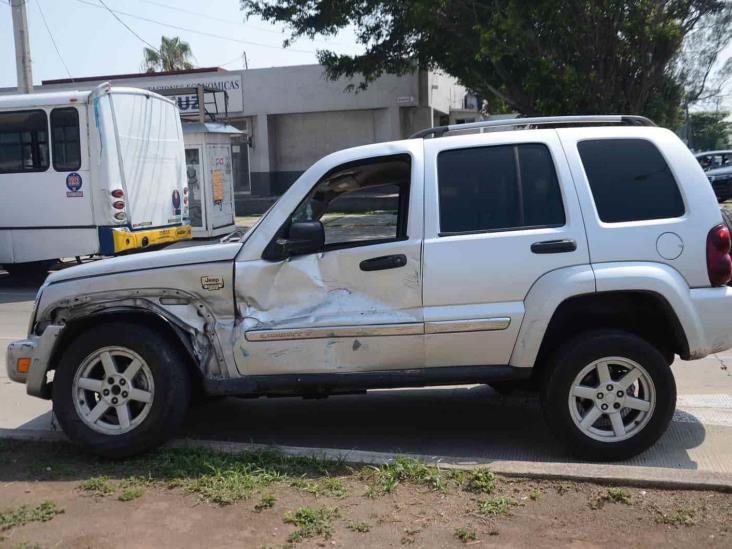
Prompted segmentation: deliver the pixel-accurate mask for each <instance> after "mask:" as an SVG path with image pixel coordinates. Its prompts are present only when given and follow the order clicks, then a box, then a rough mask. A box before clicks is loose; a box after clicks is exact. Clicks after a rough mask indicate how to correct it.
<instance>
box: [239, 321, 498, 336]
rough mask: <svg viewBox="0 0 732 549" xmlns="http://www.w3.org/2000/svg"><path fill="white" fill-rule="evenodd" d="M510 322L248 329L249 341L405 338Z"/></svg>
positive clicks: (485, 329) (480, 329)
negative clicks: (406, 336)
mask: <svg viewBox="0 0 732 549" xmlns="http://www.w3.org/2000/svg"><path fill="white" fill-rule="evenodd" d="M510 325H511V319H510V318H508V317H501V318H479V319H472V320H438V321H433V322H425V323H421V322H407V323H402V324H367V325H364V326H322V327H314V328H284V329H280V330H249V331H247V332H245V333H244V337H245V338H246V340H247V341H283V340H289V339H331V338H341V337H377V336H405V335H423V334H448V333H456V332H488V331H496V330H505V329H506V328H508V327H509V326H510Z"/></svg>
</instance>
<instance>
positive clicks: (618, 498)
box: [590, 488, 630, 509]
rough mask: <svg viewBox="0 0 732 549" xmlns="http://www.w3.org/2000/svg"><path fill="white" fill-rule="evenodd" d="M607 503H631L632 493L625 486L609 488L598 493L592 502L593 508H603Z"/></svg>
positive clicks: (591, 506)
mask: <svg viewBox="0 0 732 549" xmlns="http://www.w3.org/2000/svg"><path fill="white" fill-rule="evenodd" d="M606 503H623V504H625V505H630V494H629V493H628V492H627V491H626V490H625V489H623V488H608V489H607V492H605V493H604V494H600V495H598V496H597V497H596V498H595V500H594V501H593V502H591V503H590V508H591V509H602V508H603V507H604V505H605V504H606Z"/></svg>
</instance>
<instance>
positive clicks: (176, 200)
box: [173, 189, 180, 215]
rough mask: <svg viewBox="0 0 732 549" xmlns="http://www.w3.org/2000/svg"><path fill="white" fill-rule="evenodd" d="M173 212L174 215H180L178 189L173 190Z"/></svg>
mask: <svg viewBox="0 0 732 549" xmlns="http://www.w3.org/2000/svg"><path fill="white" fill-rule="evenodd" d="M173 212H174V213H175V215H180V193H179V192H178V189H176V190H174V191H173Z"/></svg>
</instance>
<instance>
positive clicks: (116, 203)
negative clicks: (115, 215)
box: [112, 200, 125, 210]
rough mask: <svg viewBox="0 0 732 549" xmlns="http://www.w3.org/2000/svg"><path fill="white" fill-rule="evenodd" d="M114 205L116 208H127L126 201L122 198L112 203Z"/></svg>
mask: <svg viewBox="0 0 732 549" xmlns="http://www.w3.org/2000/svg"><path fill="white" fill-rule="evenodd" d="M112 207H113V208H114V209H115V210H124V209H125V203H124V202H122V201H121V200H117V201H116V202H114V203H113V204H112Z"/></svg>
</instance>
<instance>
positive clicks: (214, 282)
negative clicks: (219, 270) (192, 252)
mask: <svg viewBox="0 0 732 549" xmlns="http://www.w3.org/2000/svg"><path fill="white" fill-rule="evenodd" d="M223 287H224V279H223V277H221V276H202V277H201V288H203V289H204V290H208V291H210V292H212V291H214V290H220V289H221V288H223Z"/></svg>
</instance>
